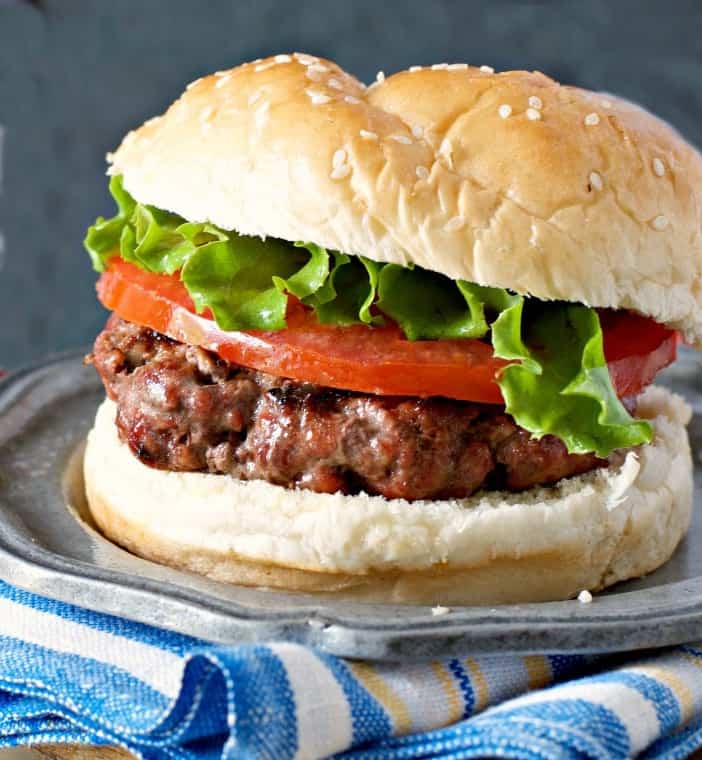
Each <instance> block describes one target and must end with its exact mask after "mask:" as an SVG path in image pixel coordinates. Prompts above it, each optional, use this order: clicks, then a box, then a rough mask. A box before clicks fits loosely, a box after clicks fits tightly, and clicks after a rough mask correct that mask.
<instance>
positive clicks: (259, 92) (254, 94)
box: [249, 90, 263, 106]
mask: <svg viewBox="0 0 702 760" xmlns="http://www.w3.org/2000/svg"><path fill="white" fill-rule="evenodd" d="M261 95H263V90H256V92H252V93H251V95H249V105H250V106H252V105H253V104H254V103H255V102H256V101H257V100H258V99H259V98H260V97H261Z"/></svg>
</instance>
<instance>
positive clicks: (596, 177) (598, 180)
mask: <svg viewBox="0 0 702 760" xmlns="http://www.w3.org/2000/svg"><path fill="white" fill-rule="evenodd" d="M589 180H590V186H591V187H593V188H594V189H595V190H602V188H603V187H604V182H602V175H601V174H599V173H598V172H590V176H589Z"/></svg>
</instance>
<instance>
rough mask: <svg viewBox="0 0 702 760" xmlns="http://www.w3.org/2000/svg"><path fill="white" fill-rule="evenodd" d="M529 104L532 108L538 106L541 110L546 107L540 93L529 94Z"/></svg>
mask: <svg viewBox="0 0 702 760" xmlns="http://www.w3.org/2000/svg"><path fill="white" fill-rule="evenodd" d="M529 105H530V106H531V107H532V108H537V109H539V110H541V109H542V108H543V107H544V103H543V101H542V100H541V98H540V97H539V96H538V95H530V96H529Z"/></svg>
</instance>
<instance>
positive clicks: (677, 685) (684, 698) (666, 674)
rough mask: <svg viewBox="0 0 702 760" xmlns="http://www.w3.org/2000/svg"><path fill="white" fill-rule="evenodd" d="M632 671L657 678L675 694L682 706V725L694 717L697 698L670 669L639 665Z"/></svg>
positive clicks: (659, 666)
mask: <svg viewBox="0 0 702 760" xmlns="http://www.w3.org/2000/svg"><path fill="white" fill-rule="evenodd" d="M630 669H631V670H632V671H633V672H635V673H641V675H644V676H650V677H651V678H655V679H656V680H657V681H660V682H661V683H662V684H663V685H665V686H667V687H668V688H669V689H670V690H671V691H672V692H673V694H674V696H675V699H677V700H678V705H680V717H681V720H680V722H681V723H685V722H686V721H687V719H688V718H690V717H691V716H692V713H693V710H694V706H695V698H694V697H693V696H692V692H691V691H690V689H689V687H688V686H687V684H686V683H685V682H684V681H683V680H682V679H681V678H680V676H678V675H677V674H676V673H674V672H673V671H672V670H671V669H670V668H666V667H665V666H661V665H637V666H635V667H632V668H630Z"/></svg>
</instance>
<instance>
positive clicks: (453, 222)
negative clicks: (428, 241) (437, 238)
mask: <svg viewBox="0 0 702 760" xmlns="http://www.w3.org/2000/svg"><path fill="white" fill-rule="evenodd" d="M465 223H466V220H465V219H464V218H463V217H462V216H454V217H453V218H451V219H449V220H448V222H446V224H445V225H444V230H445V231H446V232H455V231H456V230H460V229H461V227H463V225H464V224H465Z"/></svg>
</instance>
